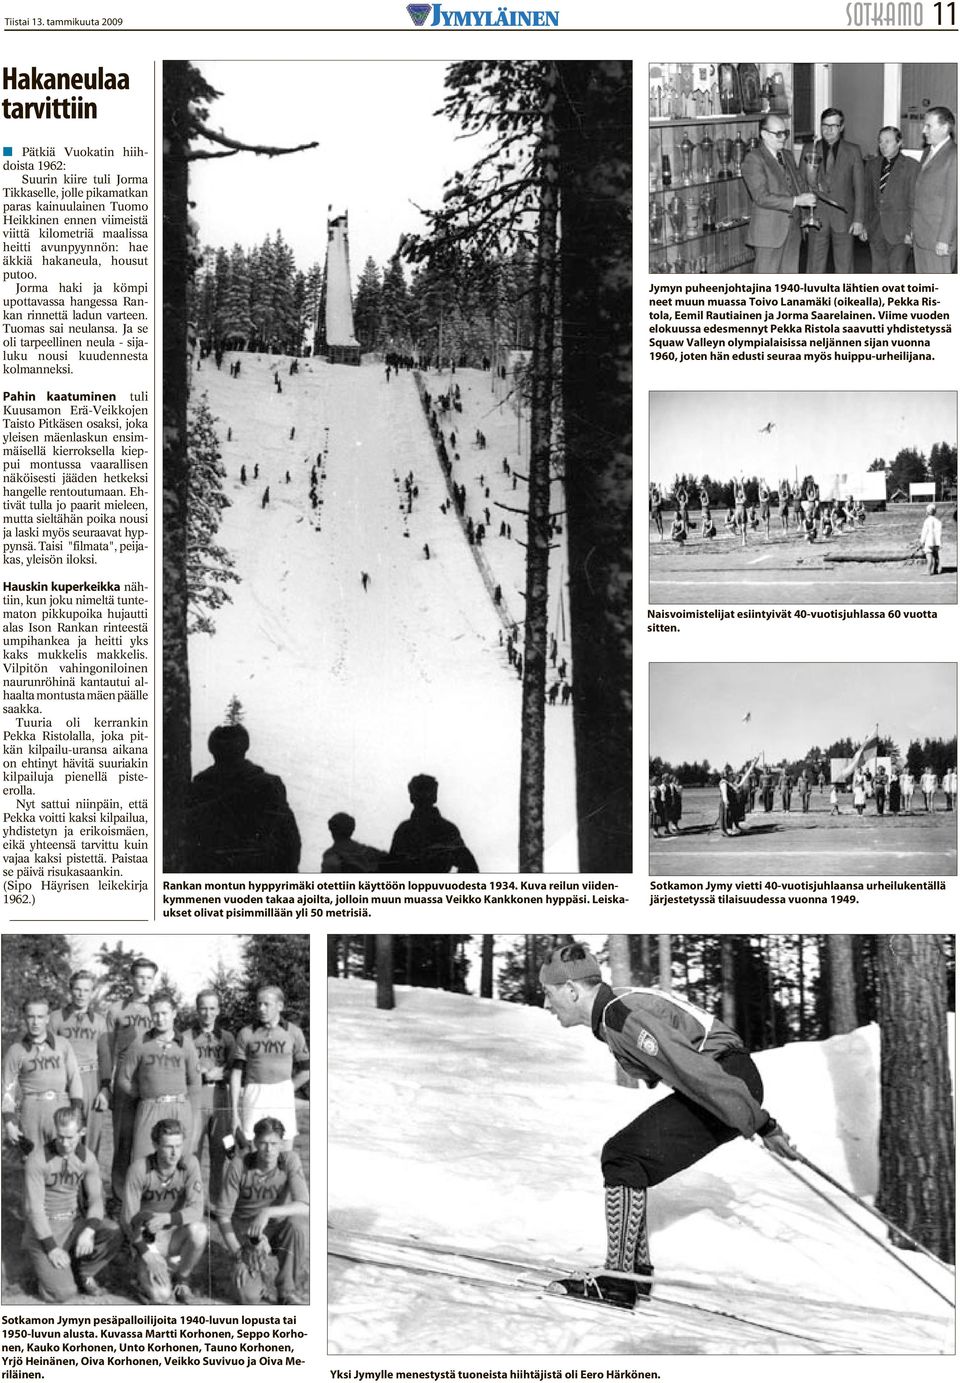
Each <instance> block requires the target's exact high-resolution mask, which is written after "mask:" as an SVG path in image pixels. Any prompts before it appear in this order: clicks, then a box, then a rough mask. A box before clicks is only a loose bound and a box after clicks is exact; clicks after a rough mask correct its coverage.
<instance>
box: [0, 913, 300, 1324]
mask: <svg viewBox="0 0 960 1383" xmlns="http://www.w3.org/2000/svg"><path fill="white" fill-rule="evenodd" d="M2 960H3V979H2V1000H3V1057H2V1060H3V1091H2V1110H0V1117H2V1122H3V1167H2V1183H0V1209H2V1216H3V1237H2V1268H3V1282H2V1301H3V1304H4V1305H5V1306H11V1305H14V1306H35V1305H38V1304H45V1305H53V1306H58V1305H63V1304H64V1303H67V1302H71V1303H72V1302H80V1303H82V1302H85V1301H86V1302H90V1301H95V1302H97V1303H99V1304H103V1305H107V1306H119V1305H125V1306H129V1305H130V1304H131V1303H133V1304H138V1305H141V1306H162V1307H164V1308H165V1309H166V1308H171V1309H176V1308H177V1307H187V1308H189V1307H192V1306H209V1305H227V1304H233V1305H241V1306H256V1305H258V1304H260V1303H269V1304H272V1305H279V1306H300V1305H305V1304H307V1303H308V1301H309V1293H310V1261H309V1243H310V1238H309V1228H310V1225H309V1214H310V1191H309V1186H310V1103H309V1081H310V1051H309V1045H308V1044H309V1038H310V943H309V937H306V936H287V935H282V934H273V935H270V936H266V935H249V936H245V935H239V934H237V935H234V934H231V935H229V936H203V935H196V934H191V935H163V934H151V935H150V936H149V937H143V938H141V937H132V936H129V935H103V936H95V935H84V936H71V935H65V934H57V933H53V932H51V933H48V934H44V935H35V934H33V935H31V934H28V935H24V936H4V938H3V941H2Z"/></svg>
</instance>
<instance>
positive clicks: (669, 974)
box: [657, 932, 673, 994]
mask: <svg viewBox="0 0 960 1383" xmlns="http://www.w3.org/2000/svg"><path fill="white" fill-rule="evenodd" d="M672 941H673V936H672V934H671V933H670V932H660V933H659V935H658V937H657V943H658V946H657V953H658V956H659V961H660V988H661V989H662V990H664V991H665V992H666V993H667V994H669V993H670V990H671V989H672V988H673V966H672V963H671V962H672V957H671V954H670V947H671V943H672Z"/></svg>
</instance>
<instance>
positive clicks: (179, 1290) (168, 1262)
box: [122, 1119, 207, 1306]
mask: <svg viewBox="0 0 960 1383" xmlns="http://www.w3.org/2000/svg"><path fill="white" fill-rule="evenodd" d="M150 1137H151V1139H152V1141H153V1146H154V1151H153V1152H152V1153H150V1155H149V1156H148V1157H138V1158H135V1159H134V1161H133V1162H131V1164H130V1170H129V1171H128V1172H127V1180H126V1184H125V1186H124V1191H123V1217H122V1218H123V1228H124V1230H125V1231H126V1234H127V1237H128V1239H129V1240H130V1243H131V1244H132V1246H133V1251H134V1253H135V1254H136V1255H137V1269H136V1283H137V1290H138V1292H139V1294H140V1298H141V1300H142V1301H144V1302H146V1303H147V1304H148V1305H150V1306H163V1305H165V1304H166V1303H167V1302H169V1301H180V1302H183V1303H184V1304H185V1305H186V1304H189V1303H190V1302H191V1301H192V1300H193V1293H192V1291H191V1290H190V1287H189V1286H188V1285H187V1279H188V1278H189V1276H190V1274H191V1273H192V1272H193V1269H194V1268H195V1267H196V1265H197V1263H198V1262H199V1260H200V1255H201V1254H202V1253H203V1250H204V1248H205V1247H206V1243H207V1226H206V1224H205V1223H204V1219H203V1185H202V1183H201V1180H200V1166H199V1164H198V1162H197V1159H196V1158H195V1157H191V1156H190V1154H189V1153H187V1152H186V1151H185V1140H186V1134H185V1130H184V1127H183V1124H182V1123H181V1122H180V1120H179V1119H160V1120H158V1121H157V1123H155V1124H154V1126H153V1128H152V1129H151V1131H150ZM171 1269H173V1271H171Z"/></svg>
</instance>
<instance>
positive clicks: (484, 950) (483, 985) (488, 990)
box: [480, 932, 493, 999]
mask: <svg viewBox="0 0 960 1383" xmlns="http://www.w3.org/2000/svg"><path fill="white" fill-rule="evenodd" d="M480 998H481V999H492V998H493V937H492V936H491V935H490V933H489V932H484V934H483V937H482V938H481V942H480Z"/></svg>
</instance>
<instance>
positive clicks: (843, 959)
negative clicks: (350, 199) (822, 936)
mask: <svg viewBox="0 0 960 1383" xmlns="http://www.w3.org/2000/svg"><path fill="white" fill-rule="evenodd" d="M827 944H828V947H829V956H830V1034H831V1036H833V1035H835V1034H836V1033H841V1032H853V1030H854V1028H855V1027H857V1026H858V1024H857V986H856V980H855V979H854V972H853V937H852V936H830V937H828V938H827Z"/></svg>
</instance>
